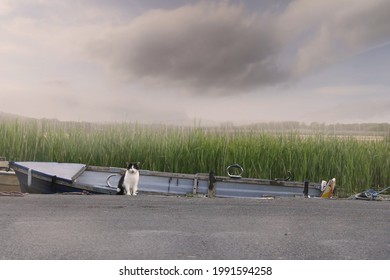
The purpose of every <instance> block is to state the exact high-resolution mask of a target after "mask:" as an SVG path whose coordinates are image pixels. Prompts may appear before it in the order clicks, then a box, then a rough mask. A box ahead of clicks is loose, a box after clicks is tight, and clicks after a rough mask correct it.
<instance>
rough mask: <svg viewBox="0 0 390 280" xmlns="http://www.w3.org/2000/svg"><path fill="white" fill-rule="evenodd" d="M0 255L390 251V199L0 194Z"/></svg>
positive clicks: (378, 254)
mask: <svg viewBox="0 0 390 280" xmlns="http://www.w3.org/2000/svg"><path fill="white" fill-rule="evenodd" d="M0 244H1V245H0V259H20V260H22V259H75V260H80V259H92V260H99V259H105V260H118V259H141V260H143V259H148V260H152V259H185V260H187V259H200V260H205V259H267V260H274V259H288V260H302V259H337V260H340V259H354V260H358V259H386V260H388V259H390V202H389V201H380V202H376V201H356V200H322V199H304V198H277V199H273V200H252V199H223V198H217V199H207V198H186V197H169V196H156V195H139V196H137V197H126V196H106V195H60V194H55V195H26V196H24V197H5V196H0Z"/></svg>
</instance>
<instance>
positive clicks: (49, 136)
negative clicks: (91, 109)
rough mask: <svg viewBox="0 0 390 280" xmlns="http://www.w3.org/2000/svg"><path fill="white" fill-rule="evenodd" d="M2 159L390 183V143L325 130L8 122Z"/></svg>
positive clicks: (349, 184)
mask: <svg viewBox="0 0 390 280" xmlns="http://www.w3.org/2000/svg"><path fill="white" fill-rule="evenodd" d="M0 137H1V138H0V156H6V157H7V159H8V160H12V161H58V162H80V163H86V164H90V165H99V166H119V167H123V166H124V165H125V163H126V162H128V161H140V162H141V167H142V168H143V169H149V170H159V171H169V172H179V173H207V172H209V171H210V170H215V172H216V174H217V175H225V174H226V167H227V166H228V165H230V164H233V163H238V164H240V165H242V166H243V168H244V174H243V176H244V177H252V178H270V179H273V178H276V177H284V176H285V175H286V174H287V171H291V172H292V173H293V174H294V179H295V180H299V181H303V180H309V181H312V182H319V181H320V180H321V179H326V180H328V179H330V178H333V177H336V179H337V185H338V189H339V193H340V195H341V196H345V195H350V194H351V193H356V192H359V191H362V190H365V189H367V188H379V189H381V188H383V187H385V186H387V185H390V141H389V137H387V138H386V137H385V138H383V139H380V140H376V141H362V140H359V139H357V138H354V137H348V138H338V137H335V136H328V135H324V134H322V133H314V134H312V135H309V136H305V137H302V135H300V134H299V133H296V132H288V133H285V134H270V133H265V132H262V131H260V130H256V129H253V130H242V129H239V128H214V129H211V128H202V127H199V126H196V125H195V126H194V127H190V128H189V127H173V126H163V125H160V126H151V125H140V124H128V123H127V124H124V123H122V124H110V125H108V124H107V125H105V124H90V123H70V122H57V121H50V120H29V121H20V120H14V121H1V122H0Z"/></svg>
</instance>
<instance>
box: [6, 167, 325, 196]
mask: <svg viewBox="0 0 390 280" xmlns="http://www.w3.org/2000/svg"><path fill="white" fill-rule="evenodd" d="M10 167H11V168H12V169H13V170H14V171H15V173H16V175H17V177H18V180H19V183H20V190H21V191H22V192H27V193H41V194H51V193H63V192H83V191H87V192H90V193H96V194H116V186H117V185H118V182H119V178H120V176H121V175H122V174H123V173H124V172H125V169H123V168H116V167H96V166H86V165H83V164H67V163H33V162H11V163H10ZM209 186H210V182H209V175H208V174H180V173H169V172H158V171H148V170H141V171H140V182H139V186H138V190H139V191H140V192H146V193H160V194H173V195H204V196H206V195H208V194H209ZM213 187H214V188H215V192H214V193H215V196H217V197H243V198H260V197H265V196H303V195H304V194H303V190H304V183H303V182H291V181H276V180H265V179H256V178H230V177H223V176H216V177H215V182H214V183H213ZM308 195H310V196H320V195H321V191H320V187H319V186H316V185H315V184H310V185H309V186H308Z"/></svg>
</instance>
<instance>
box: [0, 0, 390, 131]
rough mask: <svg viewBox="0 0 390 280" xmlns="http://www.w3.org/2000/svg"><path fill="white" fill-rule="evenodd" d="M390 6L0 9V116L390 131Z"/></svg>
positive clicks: (343, 2) (89, 1)
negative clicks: (371, 125) (366, 125)
mask: <svg viewBox="0 0 390 280" xmlns="http://www.w3.org/2000/svg"><path fill="white" fill-rule="evenodd" d="M389 77H390V1H388V0H370V1H366V0H316V1H312V0H291V1H289V0H280V1H278V0H274V1H270V0H247V1H245V0H230V1H194V0H181V1H179V0H166V1H160V0H143V1H135V0H111V1H108V0H107V1H106V0H67V1H59V0H58V1H56V0H0V111H2V112H6V113H13V114H19V115H24V116H29V117H36V118H57V119H59V120H76V121H99V122H100V121H103V122H105V121H106V122H112V121H116V122H120V121H138V122H158V123H160V122H161V123H178V124H181V123H191V122H192V121H193V120H194V119H197V120H202V121H205V122H208V121H216V122H220V121H223V122H234V123H249V122H259V121H299V122H306V123H311V122H326V123H352V122H353V123H355V122H387V123H389V122H390V79H389Z"/></svg>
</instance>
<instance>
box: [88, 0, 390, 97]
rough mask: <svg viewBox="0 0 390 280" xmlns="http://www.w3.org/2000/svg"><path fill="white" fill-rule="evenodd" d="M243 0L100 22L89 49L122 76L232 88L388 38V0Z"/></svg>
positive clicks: (293, 73) (311, 68)
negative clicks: (259, 4)
mask: <svg viewBox="0 0 390 280" xmlns="http://www.w3.org/2000/svg"><path fill="white" fill-rule="evenodd" d="M187 3H188V2H187ZM237 3H238V1H235V2H233V1H232V2H229V1H220V2H212V1H210V2H206V1H204V2H199V3H197V4H192V5H191V4H187V5H185V6H182V7H179V8H175V9H155V10H149V11H147V12H145V13H144V14H142V15H140V16H138V17H135V18H133V19H131V20H128V21H123V22H121V24H113V25H111V26H109V27H105V28H102V29H101V30H100V32H99V35H98V36H95V37H94V38H93V39H91V40H90V43H89V45H88V52H89V53H90V54H91V55H92V56H93V57H94V58H95V59H96V58H98V59H99V60H100V61H102V62H103V63H104V64H105V65H107V66H108V69H109V71H110V72H111V73H112V74H113V75H115V77H116V78H118V79H121V80H125V81H130V82H134V81H137V82H139V81H142V82H144V83H147V84H148V85H152V86H153V85H154V86H161V85H163V86H166V87H175V88H178V89H179V90H180V89H182V90H183V91H185V92H188V93H194V92H196V93H197V94H202V93H203V94H232V93H241V92H248V91H250V90H253V89H256V88H259V87H262V86H268V85H280V84H282V83H285V82H288V81H292V80H299V79H301V78H302V77H305V76H307V75H310V74H311V73H313V72H315V71H318V70H319V69H322V68H324V67H327V66H329V65H332V64H334V63H337V62H339V61H342V60H344V59H346V58H349V57H351V56H353V55H356V54H359V53H361V52H364V51H366V50H367V49H370V48H372V47H375V46H377V45H380V44H383V43H386V42H387V41H388V40H390V24H389V21H388V18H389V17H390V2H388V1H385V0H373V1H358V0H357V1H355V2H354V5H353V6H351V5H350V3H349V1H346V0H339V1H312V0H300V1H292V2H290V3H289V4H288V5H287V4H286V6H285V7H284V9H282V8H281V7H278V8H277V9H276V10H275V9H272V8H270V7H268V8H259V9H256V10H249V8H250V7H251V6H250V5H247V6H245V5H243V4H237ZM241 3H246V2H245V1H243V2H241ZM248 3H249V2H248ZM285 3H286V2H285Z"/></svg>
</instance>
